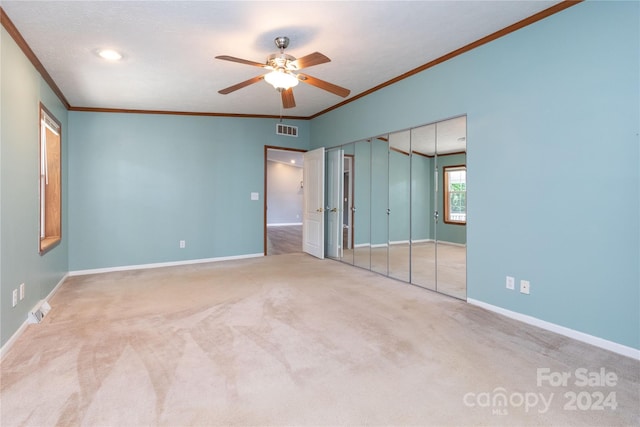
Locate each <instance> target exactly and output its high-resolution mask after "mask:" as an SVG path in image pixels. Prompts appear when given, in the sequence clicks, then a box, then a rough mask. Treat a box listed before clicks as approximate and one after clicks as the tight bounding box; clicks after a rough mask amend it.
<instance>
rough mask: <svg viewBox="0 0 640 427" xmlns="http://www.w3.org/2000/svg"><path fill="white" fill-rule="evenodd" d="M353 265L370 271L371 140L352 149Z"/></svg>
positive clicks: (359, 142) (357, 143)
mask: <svg viewBox="0 0 640 427" xmlns="http://www.w3.org/2000/svg"><path fill="white" fill-rule="evenodd" d="M353 152H354V155H353V170H352V179H353V200H354V203H353V207H352V211H353V265H355V266H356V267H361V268H366V269H367V270H369V269H371V140H368V139H367V140H364V141H358V142H356V143H355V144H354V147H353Z"/></svg>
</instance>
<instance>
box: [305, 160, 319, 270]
mask: <svg viewBox="0 0 640 427" xmlns="http://www.w3.org/2000/svg"><path fill="white" fill-rule="evenodd" d="M302 177H303V178H302V179H303V183H304V194H303V202H302V204H303V212H302V250H303V251H304V252H306V253H308V254H310V255H313V256H315V257H318V258H320V259H324V148H318V149H317V150H313V151H307V152H306V153H304V168H303V175H302Z"/></svg>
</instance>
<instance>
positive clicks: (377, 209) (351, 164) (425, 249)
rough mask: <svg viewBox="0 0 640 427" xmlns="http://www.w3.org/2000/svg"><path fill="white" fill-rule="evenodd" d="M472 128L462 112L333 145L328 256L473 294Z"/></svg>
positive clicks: (329, 168)
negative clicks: (469, 282)
mask: <svg viewBox="0 0 640 427" xmlns="http://www.w3.org/2000/svg"><path fill="white" fill-rule="evenodd" d="M466 131H467V130H466V116H460V117H455V118H452V119H448V120H444V121H440V122H436V123H431V124H427V125H424V126H420V127H416V128H413V129H408V130H404V131H397V132H392V133H389V134H383V135H378V136H376V137H372V138H370V139H366V140H362V141H357V142H355V143H350V144H345V145H343V146H340V147H334V148H332V149H330V150H328V154H327V162H328V166H327V177H326V181H327V196H328V199H329V200H335V201H334V202H329V205H331V206H330V209H329V211H328V212H327V232H326V233H327V242H328V243H327V248H326V249H327V251H326V253H327V256H328V257H329V258H334V259H338V260H341V261H343V262H345V263H348V264H352V265H355V266H358V267H361V268H365V269H368V270H371V271H374V272H376V273H379V274H383V275H385V276H389V277H392V278H395V279H398V280H401V281H403V282H409V283H412V284H414V285H417V286H420V287H423V288H426V289H430V290H434V291H437V292H440V293H443V294H447V295H450V296H453V297H456V298H460V299H465V298H466V220H467V218H466V200H467V195H466V170H467V164H466ZM334 205H335V206H334ZM338 205H339V206H338ZM331 207H333V208H331ZM334 210H335V211H336V212H334Z"/></svg>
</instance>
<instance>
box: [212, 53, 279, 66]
mask: <svg viewBox="0 0 640 427" xmlns="http://www.w3.org/2000/svg"><path fill="white" fill-rule="evenodd" d="M216 59H222V60H223V61H231V62H238V63H240V64H246V65H253V66H254V67H261V68H264V67H266V66H267V65H266V64H261V63H259V62H255V61H249V60H248V59H242V58H236V57H235V56H229V55H220V56H216Z"/></svg>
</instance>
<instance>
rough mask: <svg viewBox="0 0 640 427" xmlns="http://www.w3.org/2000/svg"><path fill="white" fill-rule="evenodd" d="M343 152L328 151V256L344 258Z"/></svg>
mask: <svg viewBox="0 0 640 427" xmlns="http://www.w3.org/2000/svg"><path fill="white" fill-rule="evenodd" d="M342 153H343V150H342V149H339V148H336V149H331V150H328V151H327V203H328V204H327V208H328V209H329V211H328V212H327V242H326V243H327V256H328V257H330V258H341V257H342V217H341V215H342V185H343V184H342V181H343V179H344V176H343V173H344V172H343V165H342Z"/></svg>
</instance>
